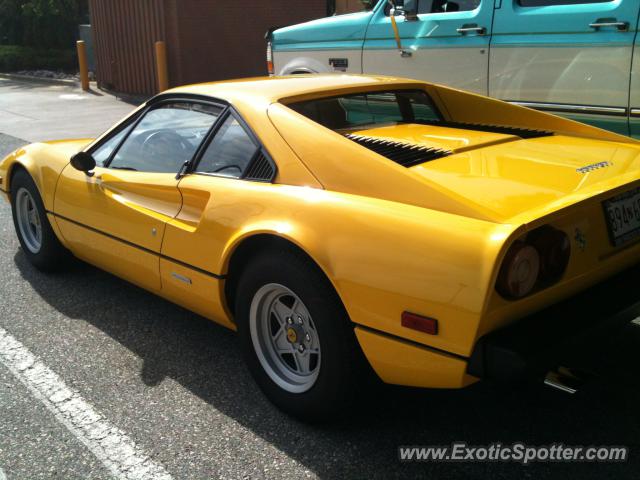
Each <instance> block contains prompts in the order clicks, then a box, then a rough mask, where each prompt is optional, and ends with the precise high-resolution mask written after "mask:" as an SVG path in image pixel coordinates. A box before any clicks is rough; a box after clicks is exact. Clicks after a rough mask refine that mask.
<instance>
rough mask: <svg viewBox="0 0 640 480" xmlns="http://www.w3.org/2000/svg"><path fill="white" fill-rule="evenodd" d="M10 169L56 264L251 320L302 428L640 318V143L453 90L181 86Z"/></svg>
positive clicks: (18, 196) (251, 330) (325, 79)
mask: <svg viewBox="0 0 640 480" xmlns="http://www.w3.org/2000/svg"><path fill="white" fill-rule="evenodd" d="M0 177H1V178H0V182H1V188H2V190H3V192H4V193H5V195H6V197H7V198H8V199H9V201H10V202H11V205H12V207H13V218H14V222H15V228H16V232H17V234H18V237H19V239H20V243H21V245H22V249H23V251H24V254H25V255H26V256H27V257H28V259H29V260H30V261H31V262H32V263H33V264H34V265H35V266H36V267H38V268H40V269H43V270H53V269H58V268H60V267H61V266H64V264H65V261H67V259H68V255H69V253H71V254H73V255H74V256H76V257H78V258H80V259H83V260H85V261H87V262H89V263H91V264H94V265H96V266H98V267H100V268H102V269H104V270H107V271H109V272H111V273H113V274H115V275H118V276H120V277H122V278H124V279H126V280H128V281H130V282H132V283H135V284H136V285H139V286H141V287H143V288H145V289H147V290H149V291H152V292H154V293H157V294H158V295H160V296H162V297H164V298H167V299H169V300H171V301H173V302H175V303H178V304H180V305H183V306H184V307H186V308H188V309H190V310H192V311H194V312H197V313H199V314H201V315H203V316H205V317H207V318H210V319H211V320H213V321H215V322H218V323H220V324H222V325H224V326H226V327H228V328H230V329H233V330H237V331H238V332H239V337H240V341H241V348H242V349H243V352H244V355H245V357H246V360H247V363H248V366H249V368H250V370H251V372H252V374H253V376H254V377H255V379H256V381H257V382H258V384H259V385H260V387H261V388H262V389H263V390H264V392H265V393H266V395H267V396H268V397H269V398H270V399H271V400H272V401H273V402H274V403H276V404H277V405H278V406H279V407H280V408H282V409H283V410H285V411H287V412H289V413H291V414H293V415H297V416H299V417H304V418H310V419H321V418H327V417H330V416H331V415H334V414H335V413H336V412H340V411H348V406H349V405H352V404H353V402H354V401H355V400H356V399H357V398H358V397H357V393H358V391H359V385H360V382H362V380H363V379H364V378H366V377H367V375H369V374H370V373H371V371H373V372H375V373H376V374H377V376H378V377H379V378H380V379H382V380H383V381H384V382H387V383H391V384H399V385H408V386H418V387H429V388H459V387H464V386H466V385H469V384H471V383H473V382H475V381H477V380H478V379H480V378H487V379H495V380H509V379H516V378H520V377H522V376H525V375H537V374H540V373H545V372H547V371H548V369H549V368H552V367H554V366H556V362H557V359H558V358H559V354H561V353H562V350H563V348H564V347H563V345H565V343H566V342H568V341H573V339H574V338H575V337H577V336H580V335H583V334H586V333H589V332H592V331H598V332H600V331H607V330H610V329H612V328H613V325H614V324H617V323H620V322H629V321H631V320H632V319H633V318H635V317H637V316H639V315H640V293H639V291H638V290H639V289H638V279H639V278H640V275H639V273H638V269H637V268H636V267H635V265H636V264H637V263H638V262H639V261H640V144H639V143H637V142H636V141H634V140H631V139H629V138H627V137H623V136H619V135H616V134H613V133H610V132H606V131H603V130H599V129H596V128H593V127H589V126H587V125H583V124H579V123H575V122H572V121H570V120H566V119H562V118H559V117H555V116H551V115H548V114H545V113H541V112H536V111H533V110H529V109H526V108H522V107H518V106H514V105H510V104H507V103H504V102H500V101H497V100H493V99H489V98H485V97H482V96H478V95H473V94H469V93H464V92H461V91H457V90H454V89H450V88H446V87H442V86H438V85H431V84H427V83H424V82H418V81H413V80H406V79H401V78H391V77H374V76H357V75H319V76H313V75H310V76H305V75H301V76H295V77H282V78H258V79H246V80H239V81H230V82H222V83H208V84H201V85H192V86H187V87H182V88H177V89H174V90H170V91H168V92H165V93H162V94H160V95H158V96H156V97H154V98H153V99H151V100H150V101H149V102H147V103H146V104H144V105H142V106H141V107H140V108H138V109H137V110H135V111H134V112H133V113H132V114H131V115H130V116H128V117H127V118H126V119H124V120H123V121H122V122H121V123H119V124H118V125H116V126H115V127H113V128H112V129H111V130H109V131H108V132H107V133H105V134H104V135H102V136H101V137H100V138H98V139H95V140H94V139H80V140H65V141H55V142H47V143H39V144H33V145H29V146H27V147H24V148H21V149H19V150H17V151H16V152H14V153H12V154H11V155H9V156H8V157H7V158H5V159H4V161H3V162H2V163H1V164H0ZM602 329H604V330H602Z"/></svg>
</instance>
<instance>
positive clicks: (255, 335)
mask: <svg viewBox="0 0 640 480" xmlns="http://www.w3.org/2000/svg"><path fill="white" fill-rule="evenodd" d="M249 322H250V328H251V339H252V340H253V347H254V349H255V351H256V354H257V356H258V360H260V364H261V365H262V367H263V368H264V370H265V372H266V373H267V375H269V377H270V378H271V380H273V381H274V382H275V383H276V384H277V385H279V386H280V387H281V388H283V389H284V390H286V391H288V392H292V393H300V392H305V391H307V390H309V389H310V388H311V387H313V384H314V383H315V381H316V379H317V378H318V373H319V371H320V362H321V351H320V340H319V338H318V331H317V330H316V327H315V325H314V323H313V319H312V318H311V315H310V314H309V311H308V310H307V307H306V306H305V305H304V303H303V302H302V300H300V298H298V296H297V295H296V294H295V293H293V292H292V291H291V290H289V289H288V288H287V287H285V286H284V285H279V284H277V283H269V284H267V285H265V286H263V287H262V288H260V290H258V291H257V292H256V294H255V296H254V297H253V302H252V304H251V313H250V317H249Z"/></svg>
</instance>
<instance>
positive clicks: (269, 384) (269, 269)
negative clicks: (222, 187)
mask: <svg viewBox="0 0 640 480" xmlns="http://www.w3.org/2000/svg"><path fill="white" fill-rule="evenodd" d="M268 284H281V285H283V286H285V287H287V288H288V289H290V290H291V291H293V292H294V293H295V294H296V295H297V296H298V298H299V299H300V300H301V301H302V302H303V303H304V305H305V306H306V309H307V310H308V312H309V314H310V315H311V317H312V318H313V323H314V324H315V328H316V330H317V333H318V337H319V342H320V348H321V352H322V360H321V363H320V366H319V373H318V376H317V379H316V380H315V383H314V384H313V386H312V387H311V388H310V389H309V390H307V391H305V392H302V393H291V392H289V391H287V390H285V389H284V388H281V387H280V386H278V385H277V384H276V383H275V382H274V381H273V380H272V378H271V377H270V376H269V374H267V372H266V371H265V369H264V368H263V366H262V364H261V363H260V360H259V358H258V355H257V353H256V349H255V348H254V345H253V341H252V336H251V331H250V318H249V316H250V314H251V303H252V301H253V299H254V296H255V295H256V293H257V292H258V291H259V290H260V289H261V288H262V287H263V286H265V285H268ZM235 312H236V321H237V325H238V333H239V337H240V342H241V348H242V353H243V356H244V358H245V361H246V363H247V365H248V367H249V370H250V372H251V374H252V376H253V378H254V379H255V381H256V382H257V383H258V385H259V386H260V388H261V389H262V391H263V392H264V393H265V395H266V396H267V397H268V398H269V400H271V401H272V402H273V403H274V404H275V405H276V406H277V407H278V408H280V409H281V410H282V411H284V412H285V413H288V414H289V415H292V416H294V417H296V418H298V419H301V420H304V421H308V422H318V421H326V420H332V419H336V418H339V417H342V416H344V415H346V414H347V413H348V412H349V411H350V410H351V408H352V406H353V404H354V402H355V401H356V400H357V398H358V394H359V393H362V392H363V389H362V388H361V387H363V386H365V385H366V384H367V383H368V382H367V381H366V380H367V379H369V378H371V377H370V376H369V375H370V374H371V372H372V371H371V368H370V367H369V365H368V364H367V363H366V360H365V358H364V355H363V353H362V350H361V349H360V346H359V344H358V342H357V340H356V337H355V332H354V326H353V324H352V323H351V321H350V320H349V317H348V315H347V313H346V311H345V309H344V306H343V305H342V302H341V301H340V299H339V297H338V295H337V294H336V292H335V290H334V289H333V286H332V285H331V284H330V282H329V281H328V280H327V278H326V277H325V276H324V274H323V272H322V271H321V270H320V269H319V268H318V267H317V266H316V265H315V264H314V263H313V262H312V261H311V260H310V259H309V258H308V257H306V255H304V254H303V253H302V252H298V251H295V250H293V249H287V248H285V249H282V250H270V251H269V252H264V253H262V254H260V255H257V256H255V257H254V258H253V259H252V260H251V261H250V262H249V265H248V266H247V267H246V268H245V270H244V271H243V272H242V275H241V277H240V279H239V283H238V290H237V295H236V310H235Z"/></svg>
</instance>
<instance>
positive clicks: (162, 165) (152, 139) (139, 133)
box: [108, 102, 222, 173]
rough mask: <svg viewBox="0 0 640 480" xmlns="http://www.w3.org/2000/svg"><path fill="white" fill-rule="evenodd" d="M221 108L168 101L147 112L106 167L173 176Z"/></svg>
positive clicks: (200, 139)
mask: <svg viewBox="0 0 640 480" xmlns="http://www.w3.org/2000/svg"><path fill="white" fill-rule="evenodd" d="M221 111H222V109H221V108H219V107H216V106H213V105H205V104H199V103H191V102H172V103H166V104H162V105H160V106H158V107H156V108H153V109H152V110H149V111H148V112H147V113H146V114H145V116H144V117H143V118H142V120H140V122H139V123H138V124H137V125H136V126H135V127H134V128H133V130H132V131H131V133H130V134H129V136H128V137H127V139H126V140H125V142H124V143H123V144H122V146H121V147H120V149H119V150H118V151H117V152H116V154H115V156H114V157H113V160H112V161H111V163H110V164H109V165H108V167H109V168H116V169H123V170H137V171H142V172H159V173H176V172H178V170H180V167H181V166H182V164H184V162H186V161H187V160H190V159H191V158H192V157H193V155H194V154H195V152H196V150H197V149H198V147H199V146H200V143H202V140H203V139H204V137H205V136H206V134H207V132H208V131H209V129H210V128H211V126H212V125H213V124H214V122H215V120H216V118H218V116H219V115H220V113H221Z"/></svg>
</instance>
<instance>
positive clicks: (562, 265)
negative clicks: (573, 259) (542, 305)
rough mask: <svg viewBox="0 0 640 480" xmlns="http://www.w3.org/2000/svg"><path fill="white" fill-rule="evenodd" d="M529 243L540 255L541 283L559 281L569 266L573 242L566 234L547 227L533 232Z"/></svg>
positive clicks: (529, 237)
mask: <svg viewBox="0 0 640 480" xmlns="http://www.w3.org/2000/svg"><path fill="white" fill-rule="evenodd" d="M527 242H528V243H530V244H531V245H533V246H534V247H535V248H536V250H538V252H539V253H540V281H541V282H545V283H548V282H555V281H557V280H558V279H559V278H560V277H561V276H562V274H563V273H564V271H565V270H566V269H567V265H568V264H569V257H570V256H571V242H570V241H569V237H568V236H567V234H566V233H564V232H563V231H561V230H557V229H555V228H553V227H550V226H548V225H545V226H544V227H541V228H538V229H536V230H534V231H533V232H531V233H530V234H529V236H528V237H527Z"/></svg>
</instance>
